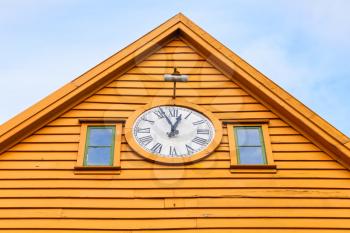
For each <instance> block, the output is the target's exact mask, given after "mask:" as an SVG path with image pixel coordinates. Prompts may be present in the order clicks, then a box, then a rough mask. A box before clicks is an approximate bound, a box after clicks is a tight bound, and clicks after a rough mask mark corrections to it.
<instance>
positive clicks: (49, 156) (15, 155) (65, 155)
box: [0, 151, 78, 161]
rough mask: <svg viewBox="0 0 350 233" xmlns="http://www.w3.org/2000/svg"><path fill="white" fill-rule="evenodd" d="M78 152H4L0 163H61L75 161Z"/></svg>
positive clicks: (0, 157)
mask: <svg viewBox="0 0 350 233" xmlns="http://www.w3.org/2000/svg"><path fill="white" fill-rule="evenodd" d="M77 154H78V152H52V151H49V152H42V151H35V152H28V151H25V152H23V151H20V152H11V151H9V152H5V153H3V154H2V155H1V156H0V161H6V160H7V161H11V160H14V161H15V160H26V161H31V160H34V161H38V160H41V161H62V160H71V161H74V160H76V159H77Z"/></svg>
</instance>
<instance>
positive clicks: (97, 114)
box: [62, 110, 277, 120]
mask: <svg viewBox="0 0 350 233" xmlns="http://www.w3.org/2000/svg"><path fill="white" fill-rule="evenodd" d="M132 113H133V111H129V110H121V111H113V110H108V111H104V110H91V111H89V110H71V111H69V112H67V113H65V114H64V115H62V117H68V118H72V117H76V118H88V117H91V118H111V117H118V118H127V117H129V116H130V115H131V114H132ZM215 116H216V117H217V118H219V119H220V120H227V119H258V118H272V119H273V118H277V116H276V115H275V114H273V113H272V112H267V111H265V112H264V111H261V112H252V111H250V112H223V113H215Z"/></svg>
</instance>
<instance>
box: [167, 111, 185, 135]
mask: <svg viewBox="0 0 350 233" xmlns="http://www.w3.org/2000/svg"><path fill="white" fill-rule="evenodd" d="M181 116H182V114H180V116H178V117H177V118H176V122H175V124H174V125H173V126H172V127H171V132H170V133H169V134H168V136H169V137H173V136H175V135H177V134H179V131H178V130H176V128H177V126H178V125H179V123H180V121H181Z"/></svg>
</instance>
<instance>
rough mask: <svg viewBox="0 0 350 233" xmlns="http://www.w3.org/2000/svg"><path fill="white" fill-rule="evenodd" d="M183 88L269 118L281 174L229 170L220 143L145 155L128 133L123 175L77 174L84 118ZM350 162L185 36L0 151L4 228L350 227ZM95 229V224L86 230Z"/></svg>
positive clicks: (228, 113)
mask: <svg viewBox="0 0 350 233" xmlns="http://www.w3.org/2000/svg"><path fill="white" fill-rule="evenodd" d="M174 66H177V67H178V68H179V70H180V72H181V73H185V74H189V77H190V82H188V83H178V91H177V94H178V96H179V97H178V98H179V99H184V100H187V101H190V102H193V103H195V104H199V105H201V106H202V107H204V108H206V109H208V110H210V111H211V112H213V113H214V114H215V115H216V116H217V117H218V118H219V119H220V120H232V119H254V118H269V119H270V120H271V122H270V125H269V130H270V133H271V141H272V149H273V156H274V159H275V161H276V164H277V167H278V172H277V173H276V174H231V173H230V171H229V164H230V162H229V153H228V139H227V130H226V129H224V137H223V139H222V143H221V145H220V146H219V148H218V149H217V150H216V151H215V152H214V153H213V154H212V155H211V156H209V157H207V158H205V159H204V160H202V161H200V162H198V163H195V164H192V165H187V166H171V167H170V166H165V165H157V164H153V163H150V162H147V161H145V160H144V159H142V158H141V157H139V156H137V155H136V154H135V153H134V152H133V151H132V150H131V149H130V147H129V146H128V145H127V144H126V142H125V138H123V142H122V154H121V160H122V161H121V166H122V171H121V174H120V175H75V174H74V169H73V167H74V165H75V163H76V156H77V149H78V142H79V132H80V126H79V123H78V120H77V119H78V118H87V117H93V118H96V117H98V118H101V117H120V118H125V119H126V118H127V117H128V116H129V115H130V114H131V113H132V112H133V111H134V110H135V109H137V108H139V107H140V106H142V105H143V104H145V103H149V102H150V101H153V100H156V99H169V98H170V97H171V95H172V83H165V82H163V81H162V80H163V77H162V75H163V74H164V73H171V72H172V67H174ZM349 198H350V172H349V171H347V170H346V169H344V168H343V167H342V166H341V165H339V164H338V163H337V162H336V161H334V160H333V159H332V158H331V157H329V156H328V155H327V154H325V153H324V152H322V151H320V149H319V148H318V147H317V146H315V145H314V144H313V143H311V142H310V141H309V140H307V139H306V138H305V137H304V136H302V135H300V134H299V133H298V132H297V131H295V130H294V129H293V128H292V127H290V126H289V125H288V124H286V122H284V121H283V120H282V119H280V118H279V117H278V116H277V115H275V114H274V113H273V112H271V111H270V110H269V109H267V108H266V107H265V106H263V105H262V104H260V103H259V102H258V101H257V100H256V99H254V98H253V97H251V96H250V95H248V94H247V92H245V91H244V90H242V89H241V88H240V87H239V85H238V84H236V83H234V82H232V81H230V80H229V79H228V78H227V77H225V76H224V75H223V74H222V73H221V72H220V71H218V70H217V69H215V68H214V67H213V66H212V65H211V64H209V63H208V62H207V61H206V60H205V59H204V58H203V57H202V56H200V55H199V54H198V53H196V52H195V51H194V50H193V49H192V48H191V47H190V46H188V45H187V44H186V43H184V42H183V41H181V40H179V39H175V40H173V41H172V42H170V43H169V44H167V46H165V47H163V48H161V49H160V50H159V51H157V52H156V53H155V54H153V55H151V56H150V57H149V58H148V59H146V60H145V61H143V62H141V63H139V64H138V65H137V66H136V67H135V68H133V69H131V70H130V71H129V72H127V73H126V74H125V75H123V76H122V77H120V78H118V79H117V80H115V81H113V82H111V83H109V84H108V85H107V86H106V87H104V88H103V89H101V90H99V91H97V93H95V94H94V95H92V96H90V97H89V98H87V99H85V100H84V101H82V103H80V104H79V105H77V106H75V107H74V109H72V110H70V111H68V112H66V113H65V114H63V115H62V116H60V117H59V118H57V119H56V120H54V121H52V122H51V123H50V124H48V125H47V126H45V127H43V128H42V129H40V130H39V131H37V132H36V133H35V134H33V135H32V136H30V137H28V138H27V139H25V140H23V141H22V142H21V143H19V144H17V145H16V146H14V147H13V148H12V149H10V150H9V151H8V152H6V153H4V154H3V155H1V156H0V218H1V220H0V230H1V232H7V231H8V232H48V230H49V229H50V230H52V231H53V230H55V231H54V232H99V231H102V230H103V232H106V231H107V232H108V231H113V232H115V231H116V230H119V231H121V232H134V231H142V232H143V231H149V232H152V231H153V230H155V229H157V230H159V231H157V232H163V231H167V230H169V231H170V230H177V232H193V231H194V229H196V232H219V231H220V232H242V233H248V232H249V233H253V232H254V233H255V232H260V233H263V232H264V233H265V232H269V233H270V232H293V233H294V232H349V231H350V219H349V218H350V199H349ZM86 230H89V231H86Z"/></svg>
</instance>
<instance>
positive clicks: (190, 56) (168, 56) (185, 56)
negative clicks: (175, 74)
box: [147, 53, 206, 61]
mask: <svg viewBox="0 0 350 233" xmlns="http://www.w3.org/2000/svg"><path fill="white" fill-rule="evenodd" d="M147 60H148V61H153V60H181V61H188V60H190V61H193V60H196V61H205V60H206V59H205V58H204V57H202V56H201V55H199V54H197V53H163V54H159V53H155V54H152V55H151V56H149V57H147Z"/></svg>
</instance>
